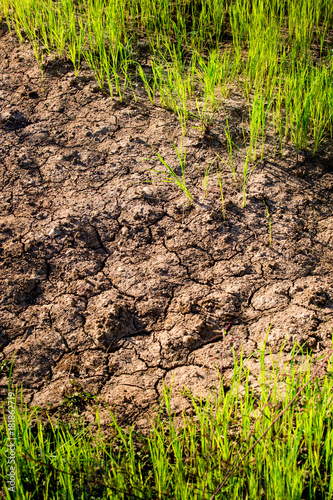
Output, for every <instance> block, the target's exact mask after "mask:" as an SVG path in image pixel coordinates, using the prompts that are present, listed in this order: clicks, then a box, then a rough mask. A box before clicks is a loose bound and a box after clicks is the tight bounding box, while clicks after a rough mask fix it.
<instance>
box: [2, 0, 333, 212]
mask: <svg viewBox="0 0 333 500" xmlns="http://www.w3.org/2000/svg"><path fill="white" fill-rule="evenodd" d="M1 19H3V20H6V21H7V24H8V26H9V28H10V31H11V33H12V34H13V35H14V34H16V36H17V37H18V39H19V40H20V42H21V43H22V44H23V43H24V41H28V42H29V43H30V44H31V46H32V48H33V51H34V54H35V57H36V59H37V61H38V63H39V66H40V69H41V76H42V80H43V79H44V69H43V64H44V60H45V55H52V56H55V57H59V58H67V59H68V60H70V61H71V62H72V64H73V69H74V72H75V75H76V76H77V75H79V72H80V68H81V67H82V62H83V61H86V63H87V64H88V66H89V67H90V69H91V71H92V73H93V75H94V76H95V78H96V81H97V83H98V85H99V87H100V88H101V89H102V90H103V91H104V92H107V93H109V95H110V96H111V98H119V99H120V101H122V100H123V99H124V96H125V95H126V93H130V94H132V95H134V98H135V99H137V95H136V92H135V91H134V88H135V87H136V86H137V85H138V84H140V82H141V85H142V88H143V89H145V91H146V93H147V97H148V98H149V99H150V101H151V103H152V105H160V106H162V107H165V108H168V109H170V110H173V111H174V113H175V114H176V116H177V117H178V119H179V122H180V125H181V129H182V134H183V135H187V134H188V132H189V129H190V128H191V126H192V127H198V126H199V127H200V128H201V129H202V130H203V131H204V132H205V131H206V130H207V129H208V128H210V127H211V126H213V124H214V120H215V119H216V118H217V117H219V116H220V115H221V110H223V108H224V104H225V101H226V100H227V99H228V98H229V97H230V98H232V95H233V93H234V92H238V94H239V92H240V93H241V94H242V95H243V99H244V103H245V104H247V105H248V106H249V109H250V112H249V118H248V129H249V130H250V134H249V137H248V138H245V139H244V144H243V147H244V148H245V150H246V155H245V156H244V155H243V156H244V158H243V167H242V168H243V175H242V177H243V182H242V187H243V191H245V187H246V172H247V171H248V169H249V168H250V169H251V168H252V165H251V162H252V160H254V161H255V159H256V156H257V152H258V151H257V150H258V147H260V157H261V158H262V157H263V156H264V154H265V144H266V141H267V137H268V136H269V140H270V144H271V143H272V141H273V142H275V145H276V147H277V146H278V147H279V151H280V153H281V154H282V155H283V154H284V149H285V146H286V144H288V143H291V144H293V145H294V146H295V148H296V151H297V152H298V151H299V150H302V149H303V150H304V149H311V150H312V152H313V153H316V152H317V151H318V149H319V148H320V146H321V144H322V143H323V141H324V140H325V138H326V137H332V119H333V71H332V69H333V57H332V54H333V3H332V2H331V1H329V0H253V1H251V2H250V1H249V0H202V1H199V0H173V1H170V0H163V1H160V2H155V0H113V1H112V2H111V1H107V0H77V1H74V0H0V20H1ZM143 44H145V46H146V49H144V50H143V49H142V46H143ZM194 122H196V123H194ZM198 122H199V124H200V125H198ZM226 125H227V127H226V128H225V132H226V139H227V147H228V154H229V155H232V149H231V148H232V145H231V142H230V137H229V136H228V131H229V130H228V122H226ZM276 147H275V149H276ZM270 149H272V148H270ZM231 166H232V165H231ZM244 203H245V195H244Z"/></svg>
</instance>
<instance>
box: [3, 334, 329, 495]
mask: <svg viewBox="0 0 333 500" xmlns="http://www.w3.org/2000/svg"><path fill="white" fill-rule="evenodd" d="M223 339H224V345H225V342H226V339H227V334H226V333H225V332H224V334H223ZM300 352H302V355H300ZM296 354H298V356H296ZM300 357H301V359H300ZM255 358H256V359H257V363H258V364H259V365H260V367H261V368H260V374H259V375H258V384H257V390H256V391H254V390H253V388H252V385H251V384H250V383H249V369H248V367H247V362H248V360H244V359H243V357H242V356H240V357H239V358H238V359H237V358H236V357H235V355H234V373H233V376H232V379H231V380H230V381H229V382H228V384H227V383H226V381H225V380H224V375H223V372H224V369H223V358H222V359H221V363H220V367H219V373H220V383H219V384H218V387H216V388H215V389H214V388H212V392H211V396H210V397H208V398H207V399H200V398H197V397H194V396H192V395H191V393H190V392H189V391H188V390H186V389H185V388H184V391H183V395H184V397H186V398H187V399H188V401H189V402H190V403H191V408H192V414H191V415H189V414H187V415H186V414H185V413H184V414H183V415H182V418H181V421H180V422H179V421H178V422H177V421H176V419H175V416H174V415H173V414H172V411H171V402H172V389H171V388H167V387H165V388H164V397H163V400H162V402H161V407H160V410H159V412H158V415H157V417H156V418H155V420H154V421H153V422H152V423H151V431H150V433H149V434H148V435H146V436H143V435H141V434H140V433H138V432H135V431H134V429H133V427H131V428H129V429H128V428H127V429H126V430H125V429H123V428H121V427H120V426H119V425H118V424H117V421H116V419H115V417H114V416H113V414H112V413H111V412H110V416H111V418H112V421H113V423H112V424H111V425H110V428H109V431H108V433H107V434H105V432H104V433H102V431H101V428H100V425H99V410H98V408H99V406H98V402H97V401H96V400H95V398H94V397H92V396H89V394H88V393H87V392H85V391H82V390H80V389H79V386H78V384H76V393H75V398H74V397H71V398H67V399H65V400H64V402H63V405H64V407H67V409H68V410H71V411H72V421H71V422H70V423H67V424H64V423H62V422H61V421H60V420H58V421H57V422H56V423H55V421H54V419H53V420H51V418H48V419H47V418H46V417H45V415H47V413H46V412H45V411H44V412H43V415H44V417H43V419H41V418H40V415H41V413H42V412H41V410H40V409H38V408H35V409H28V408H27V406H25V405H24V403H23V401H21V403H20V410H18V409H17V408H18V407H16V421H15V432H14V434H15V438H16V488H17V492H16V498H20V499H80V500H81V499H82V500H83V499H104V498H105V499H106V498H112V499H124V500H125V499H126V500H127V499H130V498H142V499H154V500H155V499H182V500H183V499H213V498H220V499H228V500H229V499H239V498H248V499H254V498H255V499H257V498H265V499H270V500H271V499H274V500H275V499H276V500H278V499H281V500H283V499H286V498H288V499H290V500H294V499H295V500H296V499H299V500H300V499H305V498H309V499H330V498H332V496H333V474H332V473H333V413H332V411H333V405H332V394H333V392H332V391H333V371H332V351H330V353H329V354H328V355H326V357H325V358H324V357H321V358H318V359H317V360H316V361H315V362H314V361H313V359H312V358H311V356H309V355H307V354H306V352H305V349H303V350H302V349H300V348H298V349H296V347H295V348H294V349H293V351H292V353H291V356H290V358H289V359H288V361H286V362H284V363H281V362H280V361H279V359H276V357H275V361H273V356H271V365H270V366H268V364H267V350H266V362H265V347H264V348H263V349H262V350H261V351H259V352H258V353H254V354H253V356H252V360H254V359H255ZM296 360H297V361H296ZM16 397H17V394H16ZM18 399H19V398H18ZM21 399H22V397H21ZM93 404H94V405H95V406H94V407H95V421H94V423H95V429H93V428H91V427H90V426H86V425H85V424H84V421H83V419H82V418H80V417H79V416H78V414H79V412H81V411H82V410H83V409H84V408H85V407H87V406H88V405H93ZM4 410H5V411H6V407H5V406H4ZM7 437H9V430H8V426H7V420H6V415H5V418H4V422H3V423H2V425H1V427H0V439H1V452H0V453H1V460H0V464H1V465H0V473H1V476H2V478H3V480H4V482H3V489H2V493H3V495H4V496H3V498H8V499H9V498H13V497H11V496H10V494H9V492H8V490H7V487H6V483H5V479H6V474H7V458H6V441H7Z"/></svg>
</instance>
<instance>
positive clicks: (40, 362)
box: [4, 327, 66, 389]
mask: <svg viewBox="0 0 333 500" xmlns="http://www.w3.org/2000/svg"><path fill="white" fill-rule="evenodd" d="M22 333H23V332H22ZM65 350H66V346H65V344H64V341H63V339H62V338H61V336H60V335H59V333H57V332H55V331H53V330H49V329H47V330H43V329H40V328H33V327H32V328H29V329H28V331H27V332H26V334H25V335H24V336H22V337H20V338H18V339H16V340H15V341H14V342H13V343H11V344H10V345H8V346H7V347H5V349H4V353H5V355H6V357H7V359H11V357H12V355H13V354H14V352H15V369H14V371H13V383H14V384H18V383H19V384H20V383H21V382H24V386H25V387H31V388H34V389H37V387H40V386H41V385H42V384H44V383H45V382H46V381H50V380H51V367H52V366H54V365H55V360H56V359H58V358H59V356H60V355H61V354H62V353H63V352H64V351H65Z"/></svg>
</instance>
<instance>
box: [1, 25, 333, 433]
mask: <svg viewBox="0 0 333 500" xmlns="http://www.w3.org/2000/svg"><path fill="white" fill-rule="evenodd" d="M44 79H45V81H44V91H43V89H42V86H41V78H40V73H39V68H38V65H37V64H36V62H35V60H34V58H33V54H32V51H31V50H30V49H29V48H28V46H26V47H25V48H21V47H20V46H19V44H18V43H17V42H16V41H15V40H14V39H12V38H10V37H9V34H8V33H5V31H4V30H3V32H2V36H1V38H0V129H1V137H0V175H1V178H0V182H1V198H0V225H1V236H0V238H1V242H0V245H1V246H0V252H1V253H0V259H1V260H0V269H1V271H0V287H1V299H0V311H1V312H0V345H1V354H0V355H1V357H2V360H4V359H7V360H11V358H12V356H13V354H14V353H15V364H14V371H13V379H12V382H13V384H14V385H17V386H20V385H21V384H23V393H24V396H25V397H26V398H27V400H28V402H29V404H30V405H38V406H40V407H44V408H47V407H48V405H51V404H52V405H53V408H54V409H56V408H58V407H59V405H60V403H61V401H63V399H64V397H65V396H66V395H67V396H68V395H70V394H71V391H74V390H75V387H77V386H78V385H79V386H80V387H82V390H84V391H87V392H89V393H91V394H96V395H97V396H98V399H100V401H105V402H106V403H107V404H108V405H109V406H110V408H111V409H113V410H115V411H117V415H118V417H119V419H120V421H127V422H134V421H135V422H136V423H137V426H138V427H139V428H144V427H145V426H146V425H147V422H148V419H147V417H148V415H149V414H151V412H152V409H153V407H154V405H156V403H157V402H158V399H159V397H160V396H161V393H162V387H163V382H165V383H166V384H170V383H171V382H172V380H173V378H174V386H173V388H174V395H175V397H174V399H173V409H174V410H175V411H177V412H181V410H182V409H183V408H186V405H187V404H188V403H187V400H186V398H184V397H183V396H181V394H180V393H179V391H180V390H181V389H182V387H183V385H185V386H187V387H189V388H190V389H191V391H192V392H193V393H194V394H197V395H199V394H202V395H205V394H208V393H209V392H210V391H211V389H212V388H214V386H215V385H216V384H217V383H218V373H217V371H216V367H215V365H216V363H218V362H219V361H218V360H219V357H220V355H221V351H222V341H221V340H220V339H219V338H217V339H215V340H214V341H213V342H211V341H210V340H211V339H212V338H213V337H216V335H218V334H221V332H222V331H223V329H224V328H226V326H227V325H228V324H229V323H230V322H231V326H230V328H229V330H228V352H227V354H226V357H225V368H226V379H227V378H228V373H230V374H231V373H232V372H233V358H232V350H231V348H232V347H233V348H234V349H235V352H236V355H237V354H239V353H240V351H241V349H243V351H244V354H245V356H249V355H251V354H252V353H253V352H254V351H256V350H257V349H258V347H259V346H260V344H261V342H262V341H263V339H264V338H265V335H266V332H267V330H268V328H269V325H271V329H270V332H269V334H268V338H267V346H268V347H269V348H271V351H272V353H273V354H277V353H278V352H279V350H280V347H281V345H282V343H283V342H284V341H286V344H285V347H284V354H283V355H285V356H287V355H288V352H289V351H290V349H291V347H292V345H293V344H294V343H295V341H298V342H299V343H301V344H303V343H304V342H307V346H308V348H309V349H311V350H312V351H314V352H315V353H318V354H319V353H320V354H322V353H323V352H324V351H325V350H326V349H327V348H329V347H330V346H331V343H332V338H331V337H332V330H331V327H330V325H329V323H328V322H327V319H328V320H333V274H332V270H333V224H332V223H333V215H332V205H333V203H332V186H333V168H332V156H330V155H329V153H327V152H325V149H324V148H323V149H322V151H321V153H320V154H319V155H317V156H316V157H314V158H312V157H310V156H303V157H302V158H301V161H300V162H298V164H297V165H296V164H295V158H296V156H295V153H294V152H293V150H292V149H291V148H290V150H289V151H288V150H287V151H286V154H285V156H284V158H283V159H282V158H281V157H279V156H278V155H277V156H275V158H274V157H273V147H272V150H271V152H270V153H271V154H266V156H265V158H266V159H265V160H263V161H261V162H259V163H258V165H257V166H256V168H255V170H254V171H253V173H252V174H251V176H250V178H249V183H248V186H247V204H246V207H245V209H244V208H243V207H242V194H241V192H240V189H239V188H237V189H236V186H235V182H234V180H233V177H232V174H231V172H230V170H229V169H228V167H227V166H226V165H224V164H223V163H222V162H221V164H220V167H221V170H222V181H223V189H224V198H225V207H226V220H225V221H224V220H223V217H222V203H221V197H220V192H219V187H218V182H217V177H216V175H215V172H214V171H213V170H212V171H211V172H212V176H211V177H210V180H209V184H208V192H207V197H206V198H205V199H204V197H203V187H202V181H203V175H204V171H205V168H206V166H207V165H208V164H209V162H210V161H211V160H212V159H213V158H214V157H215V154H216V153H218V154H219V155H220V156H221V157H222V158H225V159H227V147H226V139H225V136H224V134H223V125H225V118H224V117H223V116H220V117H217V118H216V121H215V122H214V124H213V126H212V128H211V130H210V131H209V132H208V133H207V134H205V135H202V134H200V132H198V131H196V130H195V131H194V129H193V128H192V129H191V128H190V130H189V135H188V137H186V138H184V139H183V146H186V148H187V166H186V180H187V187H188V189H189V191H190V193H191V194H192V195H193V196H194V199H195V201H194V203H192V204H191V205H188V204H187V203H186V200H185V198H184V194H183V193H182V192H181V191H180V190H179V189H178V188H177V187H176V186H174V185H168V184H162V183H161V182H158V179H157V177H156V175H155V174H154V173H153V172H151V171H150V170H149V169H151V168H159V165H158V162H156V161H155V160H149V159H147V158H153V157H154V153H153V152H152V150H151V148H150V147H149V146H153V148H154V149H155V150H157V151H158V152H159V153H160V154H161V155H162V156H163V157H164V158H165V159H166V160H167V161H168V163H169V164H170V165H171V166H172V168H174V169H175V170H176V171H177V172H178V173H179V170H178V169H179V163H178V160H177V157H176V155H175V151H174V148H173V145H172V142H173V141H174V142H175V143H176V145H177V146H180V138H181V137H182V134H181V128H180V125H179V122H178V120H177V118H176V117H175V116H174V115H173V114H172V113H170V112H169V111H167V110H165V109H161V108H159V107H152V106H151V105H150V104H149V102H148V100H147V99H146V97H145V94H144V92H143V91H142V90H140V88H139V87H138V88H137V89H136V94H137V102H135V100H134V99H133V98H132V97H128V98H127V100H126V101H125V102H124V103H123V104H120V103H119V102H116V101H112V100H111V99H110V98H109V97H108V96H107V95H104V94H103V93H101V92H100V91H98V88H97V87H96V85H95V83H94V81H93V78H92V77H91V75H90V74H89V72H88V70H85V69H84V68H83V70H82V71H81V73H80V75H79V76H78V77H77V78H75V77H74V73H73V71H72V68H71V67H70V65H68V64H67V63H65V62H59V61H58V62H56V61H51V60H49V61H48V62H46V65H45V74H44ZM225 104H226V109H227V112H228V115H229V123H230V126H231V127H232V130H233V133H234V134H235V135H234V140H237V133H238V132H237V131H239V129H238V128H237V127H239V124H240V122H241V119H242V113H243V114H244V113H245V112H246V111H244V110H242V108H241V107H240V106H239V105H238V104H237V94H236V93H234V94H231V95H230V99H229V100H228V101H227V102H226V103H225ZM237 106H238V108H237ZM235 108H237V112H235ZM239 137H240V138H241V135H240V136H239ZM326 151H328V149H326ZM237 162H238V164H237V168H238V172H241V171H242V163H241V158H240V157H239V158H238V159H237ZM160 166H161V165H160ZM151 180H153V182H152V183H145V182H146V181H151ZM263 200H265V203H266V206H267V207H268V210H269V213H270V218H271V224H272V227H271V229H272V246H270V245H269V226H268V218H267V212H266V206H265V204H264V202H263ZM324 315H326V319H325V317H324ZM282 359H283V358H282ZM0 361H1V359H0ZM258 363H259V361H258V360H257V359H256V358H253V359H252V361H251V365H250V368H251V370H252V373H253V375H252V381H253V382H254V381H255V374H256V370H257V367H258ZM73 379H74V380H75V384H74V385H73V384H71V383H70V382H71V380H73ZM0 383H1V391H2V396H3V397H5V395H6V390H7V383H8V373H7V374H6V373H3V374H2V378H1V379H0ZM86 411H87V412H88V409H86ZM82 412H83V414H84V412H85V409H84V408H83V410H82ZM87 415H88V413H87ZM101 421H102V423H103V422H104V423H107V421H108V413H107V411H106V410H103V409H102V410H101Z"/></svg>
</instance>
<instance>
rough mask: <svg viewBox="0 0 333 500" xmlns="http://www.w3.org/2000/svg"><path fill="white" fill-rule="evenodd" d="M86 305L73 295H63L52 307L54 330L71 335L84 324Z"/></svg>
mask: <svg viewBox="0 0 333 500" xmlns="http://www.w3.org/2000/svg"><path fill="white" fill-rule="evenodd" d="M85 307H86V304H85V302H84V301H83V300H82V299H79V298H78V297H75V296H73V295H63V296H62V297H59V298H58V300H57V302H56V303H55V304H53V305H52V307H51V310H50V315H51V319H52V324H53V326H54V328H55V329H56V330H57V331H58V332H61V333H64V334H66V333H69V332H70V331H71V330H74V329H76V328H78V327H80V326H82V325H83V324H84V316H83V314H82V313H83V311H84V310H85Z"/></svg>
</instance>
